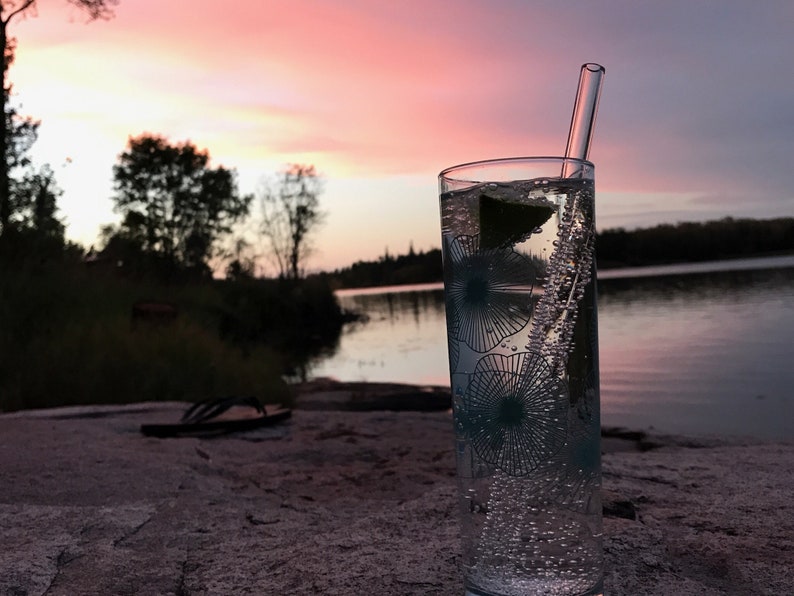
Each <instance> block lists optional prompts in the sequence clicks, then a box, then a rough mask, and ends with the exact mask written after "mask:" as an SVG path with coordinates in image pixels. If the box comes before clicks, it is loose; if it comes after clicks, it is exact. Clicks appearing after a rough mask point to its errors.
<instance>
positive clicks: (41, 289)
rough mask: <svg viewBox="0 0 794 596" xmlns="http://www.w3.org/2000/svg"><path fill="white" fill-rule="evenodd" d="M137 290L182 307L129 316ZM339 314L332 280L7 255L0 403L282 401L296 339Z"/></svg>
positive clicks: (0, 296) (334, 325) (1, 294)
mask: <svg viewBox="0 0 794 596" xmlns="http://www.w3.org/2000/svg"><path fill="white" fill-rule="evenodd" d="M329 297H330V298H329ZM138 300H156V301H162V302H170V303H173V304H175V305H176V306H177V308H178V315H177V318H176V320H175V321H174V322H172V323H170V324H167V325H166V324H152V323H146V322H142V323H139V324H136V325H133V323H132V321H131V317H130V314H131V308H132V305H133V304H134V303H135V302H136V301H138ZM329 300H330V302H329ZM313 311H317V312H313ZM339 315H340V313H339V308H338V305H337V304H336V302H335V299H334V298H333V295H332V294H331V292H330V290H329V289H328V288H327V287H326V288H324V289H323V288H308V286H307V288H303V287H301V286H295V285H292V286H289V287H286V286H283V285H279V284H276V283H275V282H270V283H264V282H262V283H259V282H255V281H251V282H246V283H245V284H233V283H231V282H223V283H220V282H210V281H203V282H196V283H190V284H168V283H162V282H157V281H153V280H142V279H128V278H124V277H121V276H119V275H117V274H116V273H114V272H107V271H105V272H102V271H94V270H90V269H88V268H86V267H85V265H83V264H81V263H72V264H63V263H58V264H53V263H50V264H38V265H34V266H25V267H19V266H16V267H11V266H9V265H7V264H6V265H3V266H0V411H12V410H18V409H24V408H41V407H54V406H60V405H67V404H96V403H110V404H120V403H130V402H138V401H150V400H188V401H194V400H198V399H206V398H211V397H218V396H225V395H256V396H257V397H259V398H260V399H262V400H263V401H265V402H282V403H283V402H287V403H288V402H289V394H288V388H287V386H286V384H285V382H284V381H283V379H282V375H283V374H284V373H285V372H289V371H290V370H291V369H292V368H293V367H294V366H295V365H296V358H297V359H298V360H299V359H300V358H299V357H298V356H296V355H295V353H293V347H294V346H295V345H300V344H301V342H303V343H304V344H311V343H312V337H313V335H314V334H315V331H313V330H312V329H310V327H311V326H312V325H313V324H317V325H319V326H320V327H323V326H327V327H328V329H321V330H320V331H317V333H320V334H321V335H323V337H326V338H327V337H328V336H329V333H330V335H331V336H333V331H334V329H335V332H336V334H337V336H338V331H339V325H340V321H339V320H338V319H339ZM335 319H337V320H335ZM329 329H330V331H329ZM321 343H322V342H321ZM326 343H327V342H326Z"/></svg>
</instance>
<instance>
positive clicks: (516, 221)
mask: <svg viewBox="0 0 794 596" xmlns="http://www.w3.org/2000/svg"><path fill="white" fill-rule="evenodd" d="M553 214H554V209H553V208H552V207H551V206H549V205H528V204H526V203H512V202H508V201H505V200H504V199H497V198H495V197H490V196H488V195H486V194H482V195H480V246H481V247H482V248H499V247H501V246H508V245H511V244H517V243H519V242H523V241H524V240H526V239H527V238H529V237H530V236H531V235H532V232H533V231H534V230H535V229H536V228H539V227H541V226H542V225H543V224H545V223H546V222H547V221H549V219H550V218H551V216H552V215H553Z"/></svg>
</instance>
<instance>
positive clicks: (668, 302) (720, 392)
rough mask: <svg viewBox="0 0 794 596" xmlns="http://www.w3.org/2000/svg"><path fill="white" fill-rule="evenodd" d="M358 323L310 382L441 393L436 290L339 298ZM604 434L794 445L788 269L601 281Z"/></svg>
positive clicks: (440, 301) (792, 300)
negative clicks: (360, 317)
mask: <svg viewBox="0 0 794 596" xmlns="http://www.w3.org/2000/svg"><path fill="white" fill-rule="evenodd" d="M340 301H341V302H342V305H343V307H345V308H348V309H351V310H355V311H358V312H363V313H366V314H367V315H368V316H369V320H368V321H367V322H361V323H356V324H353V325H351V326H348V327H347V328H346V329H345V331H344V332H343V335H342V338H341V340H340V345H339V348H338V350H337V351H336V352H335V353H334V354H333V355H332V356H330V357H329V358H327V359H324V360H322V361H320V362H318V363H316V364H315V365H314V366H313V368H312V370H311V374H312V376H332V377H335V378H338V379H341V380H346V381H356V380H368V381H393V382H405V383H420V384H437V385H447V384H448V382H449V378H448V374H447V366H448V363H447V352H446V328H445V317H444V298H443V291H442V289H441V286H440V285H438V284H436V285H432V286H427V285H425V286H421V287H412V288H406V287H402V288H399V291H397V290H395V289H392V290H391V291H385V292H384V291H383V290H371V291H365V292H353V291H347V292H341V293H340ZM599 335H600V338H599V343H600V351H601V387H602V391H601V400H602V416H603V423H604V424H606V425H620V426H627V427H631V428H648V427H653V428H655V429H657V430H660V431H664V432H681V433H690V434H711V433H714V434H723V435H726V434H729V435H747V436H756V437H764V438H778V439H794V399H793V397H794V396H792V390H791V388H792V387H794V367H792V366H791V364H790V360H791V356H790V352H791V343H792V342H791V338H792V336H794V269H777V270H746V271H734V272H712V273H696V274H688V275H667V276H657V277H648V278H633V279H607V280H601V279H600V280H599Z"/></svg>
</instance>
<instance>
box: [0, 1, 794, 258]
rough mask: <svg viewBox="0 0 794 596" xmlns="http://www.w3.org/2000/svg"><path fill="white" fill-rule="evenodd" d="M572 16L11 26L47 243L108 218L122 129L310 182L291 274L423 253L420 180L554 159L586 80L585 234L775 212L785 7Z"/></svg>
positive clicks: (281, 13) (363, 10) (261, 172)
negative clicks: (314, 181)
mask: <svg viewBox="0 0 794 596" xmlns="http://www.w3.org/2000/svg"><path fill="white" fill-rule="evenodd" d="M579 12H580V7H579V5H578V3H575V2H571V1H562V2H559V3H556V4H555V5H553V6H542V7H538V6H533V5H532V4H531V3H525V2H521V1H519V0H498V1H497V2H493V3H492V2H485V0H463V1H462V2H454V3H453V2H452V1H451V0H436V1H433V0H431V1H430V2H427V1H426V0H425V1H423V2H421V3H420V2H419V1H418V0H409V1H407V2H403V3H399V4H397V5H393V4H388V3H386V4H384V3H379V4H378V3H376V4H373V3H370V2H365V1H364V0H340V1H339V2H335V3H324V2H318V1H316V0H296V2H295V3H293V5H291V9H290V10H284V9H283V5H282V4H281V3H278V2H275V0H265V1H263V2H259V3H241V4H240V5H239V6H237V5H236V6H235V8H234V10H218V6H217V3H216V2H211V1H210V0H195V1H194V2H193V3H191V10H189V11H186V10H185V9H184V7H183V6H182V5H179V4H174V3H166V4H164V5H163V4H162V3H157V2H155V1H154V0H137V1H136V2H132V0H126V1H125V0H122V2H121V3H120V4H119V6H118V7H117V10H116V17H115V18H114V19H112V20H110V21H107V22H104V21H100V22H95V23H91V24H89V25H85V24H84V21H85V18H84V16H83V15H82V14H81V13H80V12H79V11H77V10H76V9H74V7H70V6H69V5H68V4H66V3H65V2H60V3H59V2H52V3H45V4H43V5H42V6H41V7H40V9H39V13H40V14H39V16H38V17H37V18H28V19H25V20H21V21H14V22H13V23H12V26H11V34H12V35H14V36H16V37H18V49H17V56H16V62H15V64H14V65H13V66H12V68H11V71H10V80H11V81H12V82H13V84H14V92H15V93H16V94H18V95H17V97H16V99H17V102H18V103H21V104H22V106H21V112H22V113H25V114H30V115H32V116H33V117H34V118H36V119H41V120H42V125H41V128H40V137H39V141H38V142H37V144H36V145H35V146H34V154H35V157H36V159H37V161H39V162H42V163H43V162H49V163H50V164H51V165H52V166H53V168H54V169H55V172H56V177H57V180H58V183H59V184H60V186H61V187H62V188H64V190H65V194H64V196H63V198H62V199H61V201H60V203H59V205H60V207H61V213H62V215H63V216H64V217H65V219H66V222H67V224H68V228H67V236H68V237H69V238H71V239H74V240H77V241H79V242H81V243H83V244H85V245H86V246H88V245H90V244H92V243H94V242H95V240H96V235H97V232H98V230H99V227H100V226H101V225H102V224H107V223H111V222H115V221H116V220H117V216H116V214H114V213H113V211H112V203H111V201H110V200H109V197H110V195H111V193H112V190H111V177H112V167H113V164H114V163H115V159H116V156H117V155H118V154H119V153H120V152H122V151H123V150H124V149H125V146H126V143H127V139H128V138H129V137H130V136H137V135H139V134H141V133H143V132H152V133H157V134H162V135H165V136H166V137H168V138H169V139H170V140H171V141H172V142H180V141H184V140H191V141H192V142H193V143H195V144H196V146H197V147H199V148H202V149H203V148H206V149H208V150H209V152H210V155H211V156H212V162H213V164H214V165H224V166H225V167H230V168H235V169H237V170H238V173H239V182H240V189H241V191H242V192H253V191H255V190H256V189H257V187H258V186H259V183H260V181H261V179H262V178H263V177H266V176H271V175H273V174H274V173H275V172H276V171H278V170H279V169H280V168H281V167H283V166H284V165H285V164H288V163H311V164H314V165H315V166H316V167H317V169H318V171H320V172H321V173H322V174H323V175H324V177H325V180H326V191H325V193H324V194H323V196H322V197H321V205H322V207H323V208H324V209H325V210H326V211H327V212H328V218H327V221H326V223H325V225H324V226H323V227H322V228H321V229H320V231H319V233H318V235H317V238H316V244H317V248H318V250H317V254H316V256H315V258H314V259H313V260H312V261H311V262H310V263H309V267H310V269H313V270H317V269H333V268H337V267H343V266H346V265H350V264H352V263H353V262H354V261H357V260H361V259H364V260H369V259H376V258H378V257H379V256H381V255H382V254H383V252H384V250H385V249H386V248H387V247H388V250H389V251H390V252H391V253H392V254H399V253H402V252H405V251H406V250H407V249H408V246H409V243H410V242H413V245H414V247H415V249H417V250H425V249H427V248H430V247H433V246H438V245H439V240H438V237H439V229H438V208H437V199H436V175H437V173H438V172H439V171H440V170H441V169H443V168H444V167H447V166H450V165H453V164H455V163H462V162H467V161H473V160H478V159H485V158H493V157H505V156H510V155H531V154H546V155H548V154H559V153H561V152H562V150H563V149H564V144H565V138H566V133H567V127H568V123H569V119H570V112H571V108H572V103H573V96H574V92H575V87H576V81H577V77H578V68H579V65H580V64H581V63H582V62H585V61H596V62H600V63H602V64H604V65H605V66H606V70H607V76H606V81H605V84H604V94H603V97H602V101H601V104H600V111H599V116H598V122H597V126H596V134H595V141H594V146H593V150H592V152H591V158H592V159H593V161H594V162H595V163H596V177H597V192H598V200H599V208H598V222H599V227H600V228H604V227H613V226H618V225H621V226H625V227H636V226H639V225H652V224H655V223H659V222H675V221H683V220H687V219H710V218H717V217H723V216H725V215H733V216H737V217H739V216H751V217H773V216H781V215H792V214H794V193H792V191H791V184H790V181H789V180H788V178H789V176H788V171H789V169H790V167H789V166H790V164H789V163H788V161H790V157H789V156H790V155H791V152H792V151H791V149H792V144H794V140H792V137H791V130H794V120H792V118H793V117H794V114H792V111H791V109H790V108H791V105H794V83H792V80H791V78H790V77H782V76H780V73H781V72H787V70H786V68H787V60H788V56H790V55H791V54H792V50H794V41H792V40H793V39H794V31H793V30H792V27H791V23H792V22H794V9H793V8H792V5H791V4H790V3H788V2H785V1H782V0H769V2H768V3H766V4H765V10H764V11H758V10H752V9H751V8H750V7H748V6H746V3H742V2H740V1H738V0H735V1H730V0H726V1H724V2H712V1H706V2H703V3H699V4H698V5H696V6H692V5H690V4H688V3H687V2H686V0H672V1H671V3H666V4H665V6H664V7H659V6H638V5H635V4H633V3H627V2H624V1H622V0H615V1H614V2H610V3H607V4H606V5H604V6H601V7H599V10H598V11H597V12H595V13H594V14H592V15H591V17H592V18H588V19H582V18H580V16H579ZM717 14H719V15H721V16H720V18H719V19H716V18H714V17H715V15H717ZM153 15H155V16H156V18H153ZM563 36H564V37H563ZM717 57H718V58H719V59H716V58H717ZM737 72H738V73H743V74H742V75H741V76H743V77H744V79H743V80H742V81H737V79H736V77H737V74H736V73H737ZM740 83H741V84H740ZM758 90H763V92H761V93H759V91H758Z"/></svg>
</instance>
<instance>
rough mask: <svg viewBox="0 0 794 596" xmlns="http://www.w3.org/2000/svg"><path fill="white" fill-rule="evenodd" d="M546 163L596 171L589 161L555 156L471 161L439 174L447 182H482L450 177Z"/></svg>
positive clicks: (451, 167) (446, 169)
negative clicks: (474, 170)
mask: <svg viewBox="0 0 794 596" xmlns="http://www.w3.org/2000/svg"><path fill="white" fill-rule="evenodd" d="M544 161H545V162H550V163H558V164H564V163H571V164H579V165H582V166H585V167H590V168H593V169H595V164H594V163H593V162H591V161H589V160H587V159H578V158H575V157H562V156H554V155H542V156H526V157H500V158H496V159H482V160H478V161H469V162H466V163H461V164H458V165H454V166H450V167H448V168H445V169H443V170H441V172H439V174H438V177H439V178H444V179H447V180H457V181H459V182H482V180H469V179H467V178H458V177H454V176H450V174H451V173H453V172H456V171H459V170H461V171H462V170H465V169H468V168H474V167H487V166H498V165H511V164H519V163H540V162H544Z"/></svg>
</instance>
